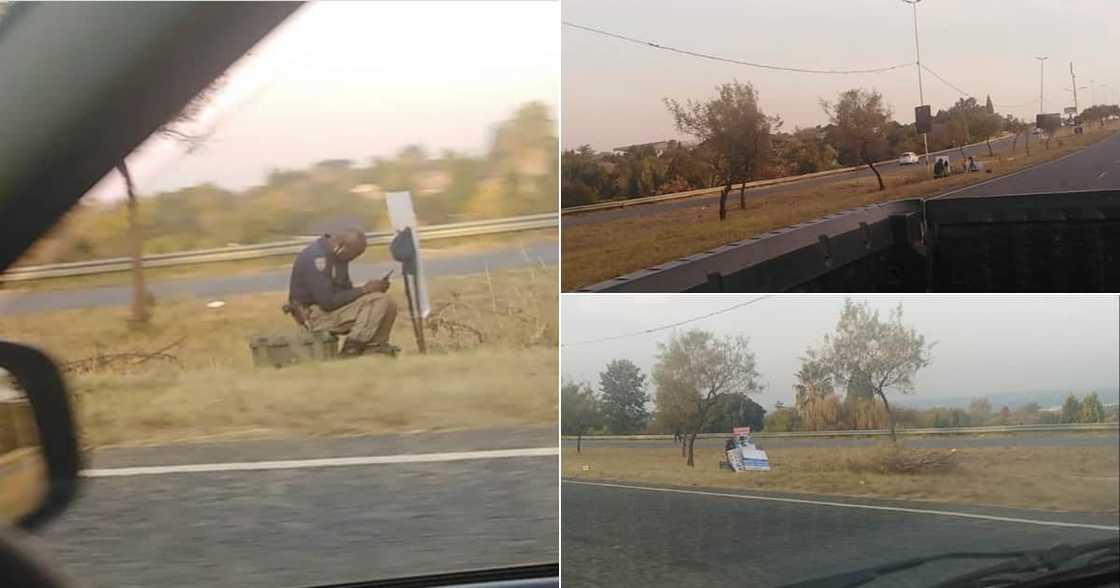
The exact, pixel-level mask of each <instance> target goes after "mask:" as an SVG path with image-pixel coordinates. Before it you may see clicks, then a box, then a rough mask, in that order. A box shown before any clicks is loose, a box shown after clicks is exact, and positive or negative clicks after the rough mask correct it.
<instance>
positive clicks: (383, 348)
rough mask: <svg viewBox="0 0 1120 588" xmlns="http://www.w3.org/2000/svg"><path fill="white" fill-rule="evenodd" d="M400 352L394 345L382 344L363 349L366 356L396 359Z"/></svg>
mask: <svg viewBox="0 0 1120 588" xmlns="http://www.w3.org/2000/svg"><path fill="white" fill-rule="evenodd" d="M400 352H401V348H400V347H397V346H396V345H390V344H388V343H382V344H381V345H370V346H368V347H366V348H365V354H366V355H375V354H377V355H388V356H389V357H394V358H395V357H396V356H397V354H398V353H400Z"/></svg>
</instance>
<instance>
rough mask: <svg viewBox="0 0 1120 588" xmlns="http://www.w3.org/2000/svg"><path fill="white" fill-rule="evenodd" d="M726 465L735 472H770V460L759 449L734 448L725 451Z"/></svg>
mask: <svg viewBox="0 0 1120 588" xmlns="http://www.w3.org/2000/svg"><path fill="white" fill-rule="evenodd" d="M727 463H729V464H731V469H733V470H735V471H737V472H750V471H755V472H768V471H770V458H769V457H767V456H766V452H765V451H762V450H761V449H754V448H748V447H736V448H735V449H729V450H727Z"/></svg>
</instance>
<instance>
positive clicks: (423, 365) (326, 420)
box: [0, 266, 558, 447]
mask: <svg viewBox="0 0 1120 588" xmlns="http://www.w3.org/2000/svg"><path fill="white" fill-rule="evenodd" d="M430 287H431V301H432V307H433V311H434V312H433V316H437V317H439V318H440V319H442V322H440V321H439V320H435V321H430V323H429V325H430V326H435V327H437V328H436V330H435V331H434V332H433V331H431V330H429V332H428V343H429V348H430V353H429V355H427V356H420V355H419V354H417V353H416V345H415V342H414V338H413V334H412V328H411V324H410V322H409V320H408V312H407V305H406V304H405V301H404V293H403V288H402V284H401V283H400V281H399V280H395V281H394V284H393V286H392V289H391V290H390V292H391V293H392V294H393V296H394V297H395V298H396V300H397V302H398V305H399V306H400V308H401V311H400V314H399V316H398V320H397V323H396V325H395V327H394V330H393V337H392V339H393V341H394V342H395V343H396V344H398V345H400V346H401V347H402V348H403V352H402V354H401V357H400V358H399V359H397V360H390V359H385V358H380V357H363V358H358V359H351V360H346V361H335V362H326V363H313V364H302V365H297V366H292V367H288V368H284V369H280V370H276V369H271V368H254V367H253V365H252V361H251V355H250V351H249V345H248V340H249V337H250V336H252V335H256V334H268V333H284V332H294V331H295V329H296V327H295V325H294V323H293V322H292V321H291V319H290V318H289V317H287V316H285V315H283V314H282V313H281V312H280V305H281V304H282V302H283V300H284V299H285V298H286V294H285V293H281V292H276V293H269V294H260V295H239V296H231V297H228V298H225V299H224V301H225V302H226V305H225V306H224V307H222V308H218V309H209V308H207V307H206V306H205V304H206V302H207V301H206V300H200V299H195V298H180V299H175V300H160V301H159V302H158V305H157V306H156V307H155V309H154V318H153V320H152V323H151V325H150V326H149V327H147V328H145V329H142V330H134V329H130V328H129V326H128V324H127V320H126V318H127V316H128V310H127V308H106V309H101V308H91V309H81V310H64V311H53V312H42V313H33V314H21V315H14V316H7V317H0V336H2V337H3V338H4V339H6V340H12V341H17V342H24V343H29V344H33V345H35V346H37V347H40V348H41V349H44V350H46V351H48V352H49V353H51V354H52V355H53V356H54V357H55V358H56V360H57V361H59V362H61V363H66V362H73V361H75V360H79V359H85V358H90V357H93V356H97V355H99V354H101V355H109V354H114V353H123V352H146V353H150V352H153V351H156V350H158V349H161V348H163V347H164V346H166V345H169V344H171V343H173V342H176V341H178V340H180V339H181V340H182V341H181V342H180V343H179V344H178V345H176V346H174V347H172V348H171V349H169V350H168V351H167V353H168V354H170V355H173V356H174V358H175V360H176V361H169V360H165V359H151V360H149V361H146V362H144V363H141V364H136V363H135V362H117V363H116V364H114V365H110V366H108V367H104V368H99V369H93V370H87V371H72V372H70V373H68V375H67V378H68V380H69V386H70V389H71V391H72V393H73V396H74V403H75V410H76V414H77V421H78V425H79V427H80V435H81V437H80V438H81V442H82V444H83V445H85V446H87V447H91V446H103V445H110V444H150V443H164V442H174V441H182V440H201V439H219V438H244V437H277V436H293V435H355V434H383V433H398V432H407V431H425V430H448V429H466V428H484V427H493V426H502V425H521V424H537V423H554V422H555V421H556V418H557V393H556V374H557V370H558V354H557V351H556V349H557V348H556V346H557V341H558V336H557V312H558V309H557V306H558V301H557V296H556V291H557V276H556V267H555V266H538V267H530V268H527V269H521V270H509V271H503V272H497V273H492V274H490V275H489V276H487V275H473V276H462V277H444V278H439V279H436V280H433V281H432V282H431V284H430Z"/></svg>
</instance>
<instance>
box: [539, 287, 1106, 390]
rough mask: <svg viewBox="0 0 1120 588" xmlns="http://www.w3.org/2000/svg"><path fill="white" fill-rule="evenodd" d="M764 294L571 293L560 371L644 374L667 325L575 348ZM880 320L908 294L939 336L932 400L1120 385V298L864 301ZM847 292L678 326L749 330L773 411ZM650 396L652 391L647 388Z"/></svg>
mask: <svg viewBox="0 0 1120 588" xmlns="http://www.w3.org/2000/svg"><path fill="white" fill-rule="evenodd" d="M757 297H758V295H746V294H743V295H738V294H737V295H699V294H690V295H687V296H685V295H622V294H615V295H602V294H599V295H587V294H584V295H576V294H565V295H564V296H562V297H561V305H560V306H561V322H562V324H561V342H562V344H564V345H565V346H564V347H562V348H561V372H562V377H563V378H564V379H565V380H574V381H577V382H582V381H586V382H590V383H591V384H592V385H593V386H595V387H596V388H597V387H598V383H599V376H598V374H599V372H600V371H602V370H603V369H604V367H605V366H606V364H607V362H609V361H610V360H612V359H629V360H631V361H633V362H634V363H635V364H637V365H638V366H639V367H640V368H641V369H642V371H643V372H644V373H646V374H647V378H649V377H650V376H649V375H648V374H649V373H650V371H651V369H652V367H653V364H654V360H655V354H656V353H657V344H658V343H664V342H666V341H668V339H669V337H670V335H671V334H672V330H666V331H661V332H658V333H654V334H649V335H641V336H636V337H628V338H625V339H619V340H614V341H610V342H605V343H592V344H586V345H570V344H572V343H574V342H579V341H588V340H591V339H597V338H601V337H608V336H613V335H620V334H625V333H632V332H637V331H642V330H643V329H648V328H651V327H656V326H660V325H666V324H671V323H674V322H677V321H681V320H684V319H688V318H692V317H696V316H701V315H704V314H706V313H709V312H712V311H715V310H719V309H722V308H727V307H730V306H732V305H734V304H737V303H740V302H743V301H746V300H750V299H753V298H757ZM854 298H855V300H857V301H859V300H868V301H870V302H871V304H872V306H873V307H874V308H877V309H880V315H881V316H884V317H885V316H886V315H887V313H889V311H890V309H891V308H892V307H893V306H894V305H896V304H898V302H899V300H900V299H903V308H904V313H905V314H904V322H905V323H907V324H911V325H913V326H914V327H915V328H916V329H917V330H918V331H919V332H920V333H922V334H923V335H925V336H926V338H927V340H934V341H937V344H936V346H935V347H934V348H933V362H932V364H931V365H930V366H929V367H927V368H925V369H923V370H922V371H920V372H919V373H918V377H917V380H916V382H915V383H916V394H918V395H922V396H923V397H926V398H933V397H943V398H951V397H962V396H982V395H985V394H996V393H1001V392H1029V391H1039V390H1069V391H1073V392H1078V393H1084V392H1087V391H1090V390H1093V389H1098V390H1104V389H1115V388H1116V387H1117V386H1118V385H1120V384H1118V381H1120V362H1118V358H1120V299H1118V298H1117V297H1116V296H1093V297H1086V296H1070V297H1039V296H1025V295H1019V296H953V297H947V296H924V295H923V296H905V297H900V296H897V295H894V296H889V295H888V296H866V297H861V296H857V297H854ZM843 300H844V298H843V297H842V296H831V295H828V296H821V295H779V296H771V297H768V298H765V299H763V300H761V301H759V302H756V303H754V304H751V305H749V306H745V307H743V308H739V309H736V310H732V311H730V312H727V313H724V314H721V315H717V316H715V317H711V318H707V319H703V320H701V321H698V322H694V323H690V324H688V325H684V326H681V327H677V331H678V332H683V331H685V330H689V329H694V328H695V329H704V330H708V331H712V332H714V333H717V334H719V335H746V336H748V337H750V348H751V350H752V351H753V352H754V354H755V358H756V359H757V363H758V365H757V369H758V372H759V374H760V375H761V378H762V381H763V382H764V383H765V385H766V387H767V389H766V391H765V392H764V393H763V394H761V395H759V396H757V397H756V398H755V400H756V401H757V402H759V403H760V404H762V405H763V406H765V407H767V408H769V407H771V406H773V404H774V402H775V401H776V400H781V401H783V402H786V403H787V404H788V403H791V402H792V400H793V383H794V381H795V378H794V374H795V373H796V372H797V370H798V369H799V368H800V364H801V362H800V359H799V358H800V357H801V356H802V355H803V354H804V351H805V349H806V348H807V347H809V346H815V345H817V344H819V343H820V342H821V340H822V339H823V336H824V334H825V333H829V332H832V331H833V330H834V329H835V326H836V321H837V319H838V318H839V316H840V308H841V306H842V305H843ZM652 391H653V389H652V387H651V388H650V392H651V393H652Z"/></svg>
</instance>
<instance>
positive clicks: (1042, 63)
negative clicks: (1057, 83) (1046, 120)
mask: <svg viewBox="0 0 1120 588" xmlns="http://www.w3.org/2000/svg"><path fill="white" fill-rule="evenodd" d="M1035 59H1037V60H1038V65H1039V77H1038V113H1039V114H1046V108H1045V107H1043V105H1042V83H1043V80H1045V79H1046V60H1047V59H1049V57H1035Z"/></svg>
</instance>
